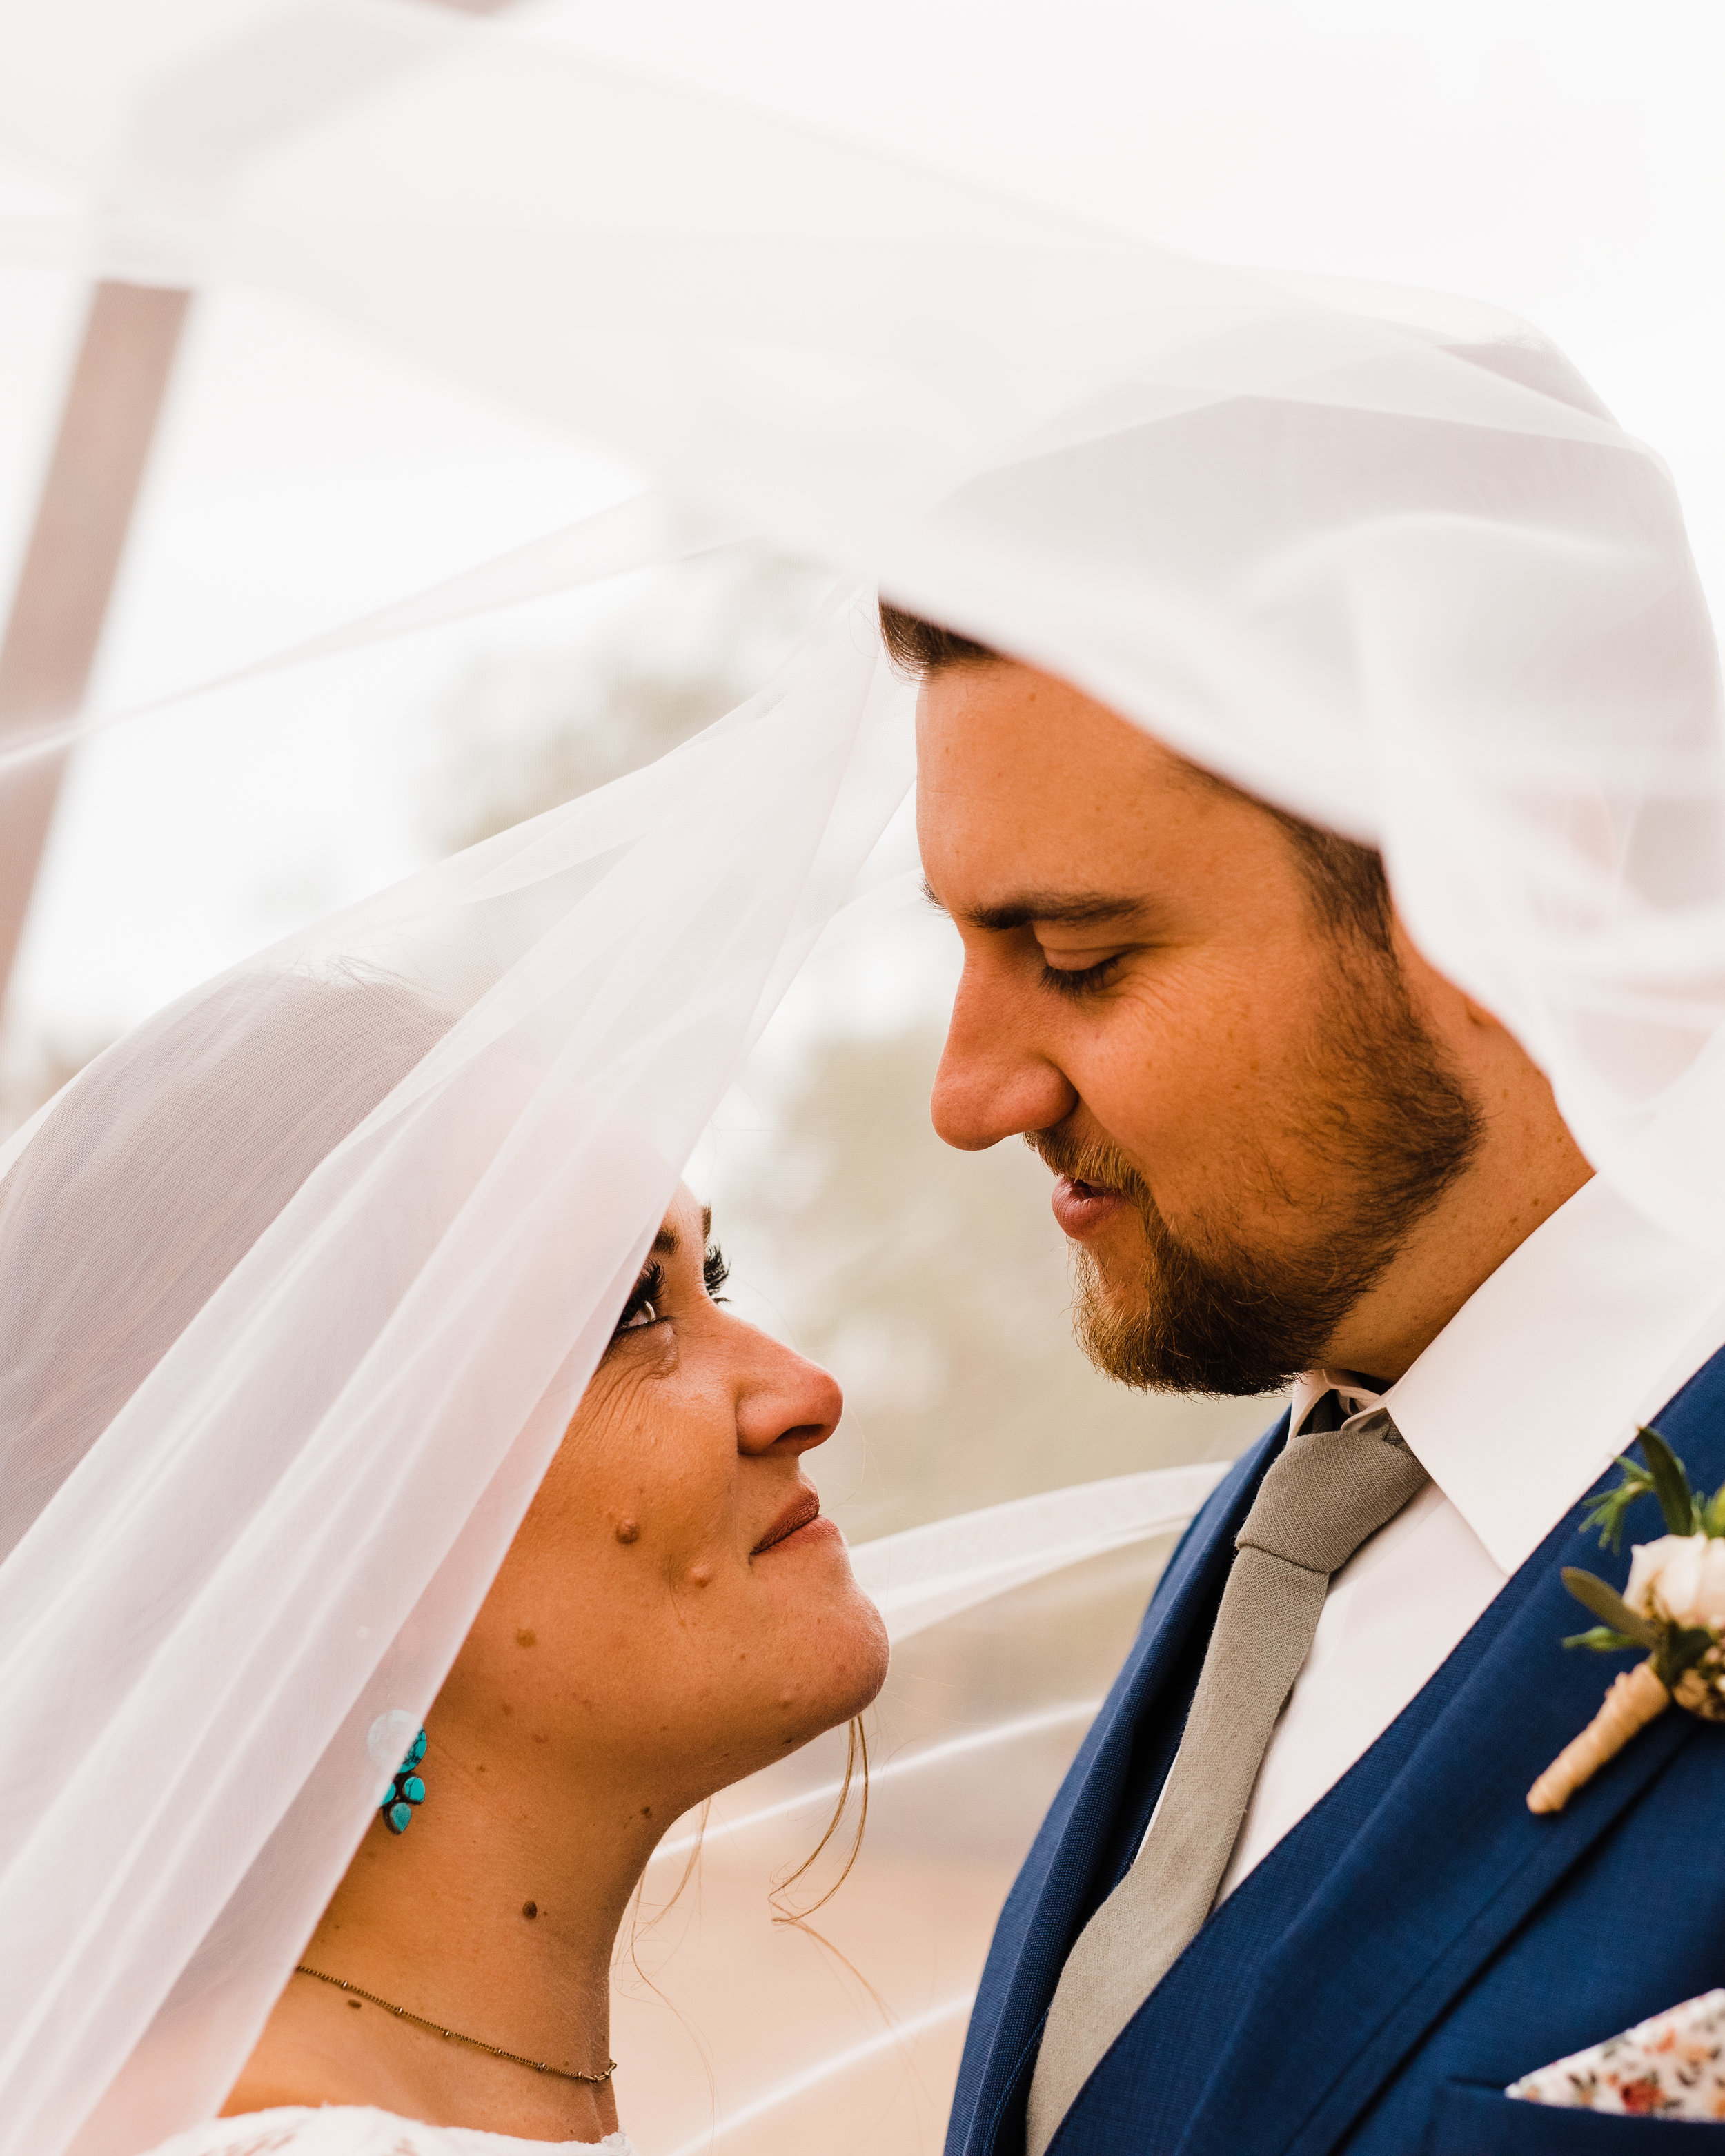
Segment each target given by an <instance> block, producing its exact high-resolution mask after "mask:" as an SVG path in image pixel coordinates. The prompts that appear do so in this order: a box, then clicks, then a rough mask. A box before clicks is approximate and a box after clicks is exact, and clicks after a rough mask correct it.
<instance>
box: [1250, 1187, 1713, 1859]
mask: <svg viewBox="0 0 1725 2156" xmlns="http://www.w3.org/2000/svg"><path fill="white" fill-rule="evenodd" d="M1722 1345H1725V1260H1720V1259H1718V1258H1716V1257H1703V1256H1700V1255H1697V1252H1696V1251H1695V1250H1693V1249H1692V1247H1691V1246H1690V1245H1687V1244H1686V1243H1680V1242H1679V1241H1677V1240H1676V1238H1675V1237H1673V1236H1671V1235H1666V1233H1665V1232H1664V1231H1663V1230H1662V1229H1658V1228H1656V1227H1654V1226H1652V1225H1651V1224H1650V1223H1649V1222H1648V1221H1646V1220H1645V1219H1642V1217H1641V1216H1640V1214H1637V1213H1635V1212H1634V1211H1632V1210H1631V1209H1630V1207H1629V1205H1628V1204H1626V1203H1625V1201H1624V1200H1623V1199H1620V1197H1618V1196H1617V1195H1616V1193H1615V1192H1614V1191H1613V1190H1611V1189H1610V1188H1609V1187H1608V1186H1607V1185H1606V1184H1605V1183H1603V1182H1602V1181H1600V1180H1599V1178H1597V1177H1595V1178H1594V1180H1593V1181H1592V1182H1590V1183H1585V1184H1584V1185H1583V1187H1582V1188H1581V1189H1579V1191H1578V1192H1577V1193H1575V1195H1574V1197H1573V1198H1572V1199H1569V1201H1568V1204H1565V1205H1563V1206H1562V1207H1561V1208H1560V1209H1558V1211H1557V1212H1556V1213H1554V1214H1553V1215H1552V1217H1551V1219H1548V1221H1546V1222H1545V1224H1543V1226H1542V1227H1539V1228H1538V1229H1535V1230H1534V1232H1533V1233H1532V1235H1530V1236H1529V1237H1528V1238H1527V1241H1526V1242H1525V1243H1523V1244H1522V1245H1520V1247H1519V1248H1518V1249H1517V1250H1514V1251H1512V1253H1511V1255H1509V1256H1508V1257H1507V1258H1506V1259H1505V1260H1504V1261H1503V1263H1502V1265H1500V1266H1499V1267H1498V1269H1497V1271H1496V1272H1495V1273H1493V1274H1492V1276H1491V1278H1490V1279H1489V1280H1488V1281H1486V1282H1485V1283H1484V1284H1483V1286H1481V1287H1480V1288H1478V1289H1477V1290H1476V1291H1475V1293H1474V1294H1473V1295H1472V1296H1471V1297H1470V1298H1469V1300H1468V1301H1466V1303H1464V1304H1463V1306H1462V1307H1461V1309H1460V1310H1459V1311H1458V1312H1456V1313H1455V1317H1453V1318H1451V1319H1450V1322H1449V1324H1448V1325H1446V1326H1445V1328H1444V1330H1443V1331H1442V1332H1440V1334H1439V1335H1438V1337H1437V1338H1436V1339H1435V1340H1434V1341H1433V1342H1432V1343H1431V1345H1430V1347H1428V1348H1427V1349H1426V1350H1425V1353H1424V1354H1423V1355H1421V1356H1420V1359H1419V1360H1418V1361H1417V1362H1416V1363H1414V1365H1413V1367H1412V1368H1411V1369H1409V1372H1408V1373H1407V1375H1406V1376H1405V1377H1404V1378H1402V1379H1401V1380H1400V1381H1399V1383H1396V1384H1394V1385H1392V1386H1391V1387H1390V1389H1389V1391H1388V1392H1387V1393H1386V1394H1384V1396H1383V1397H1384V1405H1385V1406H1386V1407H1387V1408H1388V1409H1389V1412H1390V1414H1392V1415H1393V1416H1394V1419H1395V1425H1396V1428H1397V1429H1398V1430H1400V1432H1401V1434H1402V1435H1403V1437H1404V1439H1405V1440H1407V1443H1408V1445H1409V1447H1410V1449H1411V1450H1412V1451H1413V1452H1414V1455H1415V1456H1416V1457H1417V1459H1418V1460H1420V1465H1421V1466H1423V1467H1424V1468H1425V1470H1426V1471H1427V1473H1428V1474H1429V1475H1430V1476H1431V1481H1430V1485H1429V1486H1427V1487H1426V1489H1425V1490H1424V1491H1422V1492H1421V1493H1420V1496H1417V1497H1416V1498H1415V1499H1414V1501H1413V1502H1412V1504H1410V1505H1409V1506H1408V1507H1406V1508H1405V1510H1404V1511H1403V1512H1399V1513H1398V1514H1397V1516H1396V1517H1395V1518H1394V1519H1393V1520H1392V1521H1391V1522H1389V1525H1388V1526H1387V1527H1382V1528H1380V1529H1379V1530H1378V1532H1377V1533H1376V1534H1375V1535H1373V1537H1371V1539H1370V1540H1369V1541H1368V1542H1366V1543H1362V1545H1361V1546H1360V1548H1358V1550H1357V1551H1356V1552H1355V1553H1354V1555H1353V1558H1350V1560H1349V1561H1348V1563H1347V1564H1345V1565H1344V1566H1343V1568H1342V1569H1341V1571H1340V1572H1338V1573H1337V1574H1336V1576H1335V1578H1333V1579H1332V1581H1331V1582H1330V1588H1329V1593H1328V1594H1327V1597H1326V1598H1325V1601H1324V1606H1323V1614H1322V1616H1321V1617H1320V1618H1319V1620H1318V1625H1317V1634H1316V1635H1315V1637H1314V1638H1313V1640H1312V1651H1311V1653H1310V1654H1309V1655H1307V1658H1306V1662H1305V1666H1304V1667H1303V1668H1302V1669H1301V1672H1300V1675H1299V1677H1298V1678H1297V1680H1296V1682H1295V1685H1294V1689H1293V1691H1291V1693H1290V1695H1289V1697H1288V1702H1287V1705H1286V1707H1284V1708H1283V1709H1282V1712H1281V1719H1280V1720H1279V1721H1278V1722H1277V1723H1276V1732H1275V1734H1274V1735H1273V1736H1272V1738H1271V1741H1270V1748H1269V1750H1268V1752H1267V1753H1266V1754H1265V1758H1264V1764H1263V1766H1262V1767H1261V1768H1260V1770H1259V1774H1258V1780H1257V1784H1256V1786H1255V1789H1254V1790H1253V1792H1252V1800H1251V1804H1250V1807H1249V1808H1248V1809H1247V1812H1246V1815H1245V1822H1244V1824H1243V1825H1242V1826H1241V1828H1240V1839H1239V1840H1238V1841H1237V1842H1236V1843H1235V1849H1234V1856H1233V1858H1232V1860H1231V1861H1230V1865H1229V1867H1228V1871H1227V1873H1226V1875H1225V1876H1224V1879H1223V1881H1222V1889H1221V1891H1222V1894H1223V1895H1224V1896H1226V1895H1228V1894H1230V1893H1231V1892H1233V1890H1234V1888H1235V1886H1238V1885H1239V1883H1240V1881H1241V1880H1242V1879H1243V1878H1244V1877H1245V1875H1246V1873H1247V1872H1248V1871H1250V1870H1251V1869H1252V1867H1253V1866H1254V1865H1255V1864H1257V1863H1259V1862H1260V1861H1261V1860H1262V1859H1263V1858H1264V1857H1265V1856H1267V1855H1268V1854H1269V1852H1270V1851H1271V1850H1272V1849H1273V1848H1274V1847H1275V1846H1276V1843H1277V1842H1278V1841H1280V1840H1281V1838H1282V1836H1283V1835H1285V1834H1286V1832H1287V1831H1288V1830H1289V1828H1290V1827H1291V1826H1293V1825H1295V1824H1296V1822H1297V1821H1298V1820H1301V1819H1302V1818H1304V1816H1305V1815H1306V1814H1307V1812H1308V1811H1310V1810H1311V1809H1312V1806H1313V1804H1316V1803H1317V1800H1318V1799H1319V1798H1320V1797H1322V1795H1323V1794H1324V1793H1325V1791H1326V1790H1327V1789H1330V1788H1331V1787H1332V1785H1333V1784H1335V1783H1337V1781H1339V1780H1340V1779H1341V1778H1342V1776H1343V1774H1346V1773H1347V1771H1348V1768H1350V1767H1351V1766H1352V1765H1353V1763H1354V1761H1355V1760H1356V1759H1358V1758H1359V1757H1360V1756H1361V1754H1362V1753H1364V1752H1365V1751H1367V1750H1368V1748H1370V1747H1371V1745H1372V1744H1373V1742H1374V1741H1375V1740H1376V1739H1377V1738H1378V1737H1379V1736H1381V1735H1382V1733H1383V1732H1384V1730H1386V1729H1387V1728H1388V1727H1389V1725H1390V1723H1391V1722H1394V1719H1395V1717H1397V1715H1399V1713H1400V1712H1401V1711H1402V1709H1403V1708H1404V1707H1405V1706H1406V1705H1407V1704H1408V1702H1409V1700H1411V1699H1412V1698H1413V1697H1414V1694H1415V1693H1416V1692H1417V1691H1419V1690H1420V1687H1421V1686H1423V1685H1424V1684H1425V1682H1426V1681H1427V1679H1428V1678H1430V1676H1432V1675H1433V1674H1434V1673H1435V1671H1436V1670H1437V1669H1438V1667H1439V1666H1440V1664H1441V1663H1442V1662H1443V1661H1445V1658H1446V1657H1447V1656H1448V1655H1449V1653H1450V1650H1451V1649H1452V1648H1453V1647H1455V1645H1457V1644H1458V1643H1459V1642H1460V1640H1461V1639H1462V1637H1463V1635H1465V1634H1466V1632H1467V1630H1469V1628H1470V1627H1471V1625H1472V1624H1473V1623H1474V1621H1475V1620H1476V1618H1478V1617H1479V1616H1480V1614H1481V1612H1482V1611H1483V1610H1484V1609H1485V1608H1486V1604H1488V1603H1489V1602H1490V1601H1491V1599H1492V1598H1493V1596H1495V1595H1496V1594H1497V1591H1498V1589H1500V1588H1501V1587H1502V1585H1503V1584H1504V1583H1505V1581H1506V1580H1507V1579H1508V1578H1509V1577H1510V1575H1511V1573H1513V1572H1515V1571H1517V1570H1518V1569H1519V1568H1520V1567H1521V1565H1522V1563H1524V1562H1525V1561H1526V1560H1527V1558H1529V1557H1531V1556H1532V1553H1533V1552H1534V1551H1535V1550H1536V1549H1537V1548H1538V1546H1539V1544H1540V1543H1542V1542H1543V1541H1544V1539H1545V1537H1546V1536H1547V1535H1548V1534H1549V1533H1550V1532H1551V1530H1552V1529H1553V1527H1555V1526H1556V1525H1557V1524H1558V1521H1559V1520H1561V1519H1562V1518H1563V1515H1564V1514H1565V1513H1566V1512H1568V1510H1569V1509H1570V1507H1572V1506H1574V1504H1575V1503H1576V1501H1577V1500H1578V1499H1579V1498H1580V1497H1581V1496H1582V1495H1583V1494H1584V1492H1585V1491H1587V1490H1588V1489H1589V1488H1590V1487H1591V1486H1592V1485H1593V1483H1594V1481H1596V1480H1597V1479H1598V1477H1599V1475H1600V1474H1601V1473H1603V1472H1604V1469H1605V1468H1606V1467H1607V1466H1609V1462H1610V1460H1611V1459H1612V1456H1613V1455H1615V1454H1616V1453H1620V1452H1622V1451H1623V1450H1625V1449H1626V1448H1627V1447H1628V1446H1629V1445H1630V1444H1631V1443H1632V1442H1633V1441H1634V1439H1635V1428H1636V1425H1637V1424H1639V1423H1642V1422H1645V1421H1647V1420H1649V1419H1651V1417H1653V1416H1654V1415H1656V1414H1657V1413H1658V1411H1659V1409H1661V1407H1662V1406H1664V1404H1665V1403H1666V1401H1667V1400H1668V1399H1670V1398H1671V1394H1673V1393H1675V1392H1676V1390H1677V1389H1678V1388H1679V1387H1680V1386H1681V1384H1682V1383H1684V1381H1685V1380H1686V1378H1691V1377H1692V1376H1693V1375H1694V1373H1696V1371H1697V1370H1698V1369H1699V1368H1701V1366H1702V1363H1705V1362H1706V1361H1707V1358H1709V1357H1710V1356H1711V1355H1712V1354H1713V1353H1715V1351H1716V1350H1717V1348H1719V1347H1721V1346H1722ZM1332 1382H1333V1383H1338V1384H1345V1382H1346V1381H1345V1380H1342V1379H1332V1378H1331V1377H1330V1376H1328V1375H1327V1374H1326V1373H1323V1372H1322V1371H1318V1372H1314V1373H1312V1375H1311V1376H1310V1377H1309V1378H1303V1379H1302V1380H1301V1383H1300V1384H1299V1385H1298V1386H1297V1387H1296V1390H1295V1394H1294V1400H1293V1416H1294V1423H1293V1427H1294V1428H1295V1429H1296V1430H1297V1429H1298V1428H1299V1426H1300V1424H1301V1421H1302V1420H1303V1419H1305V1417H1306V1415H1307V1414H1308V1413H1309V1412H1310V1410H1311V1409H1312V1404H1314V1402H1315V1401H1316V1400H1317V1399H1318V1398H1319V1397H1320V1396H1321V1394H1322V1393H1324V1392H1325V1391H1327V1389H1329V1387H1330V1385H1331V1384H1332ZM1648 1531H1649V1532H1650V1533H1651V1532H1658V1530H1657V1528H1656V1526H1655V1525H1654V1523H1653V1522H1651V1520H1650V1522H1648ZM1579 1621H1580V1620H1579V1618H1578V1622H1579Z"/></svg>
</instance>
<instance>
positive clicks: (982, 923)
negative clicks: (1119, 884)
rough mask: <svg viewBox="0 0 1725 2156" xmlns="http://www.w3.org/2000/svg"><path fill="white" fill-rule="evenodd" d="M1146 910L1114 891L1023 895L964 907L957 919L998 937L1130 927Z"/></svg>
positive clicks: (1138, 901) (1139, 900) (1018, 893)
mask: <svg viewBox="0 0 1725 2156" xmlns="http://www.w3.org/2000/svg"><path fill="white" fill-rule="evenodd" d="M1149 911H1150V908H1149V906H1148V905H1147V902H1146V901H1145V900H1143V899H1142V898H1135V897H1132V896H1127V894H1125V893H1122V892H1120V891H1014V894H1013V895H1012V896H1011V897H1010V898H1008V899H1004V900H1002V901H1000V902H999V904H998V905H994V906H965V907H963V909H961V918H963V920H965V921H968V922H969V923H970V925H971V926H972V927H974V928H985V929H988V930H990V931H992V932H994V933H996V934H999V933H1001V932H1004V931H1007V930H1009V929H1014V928H1029V927H1032V926H1033V925H1034V926H1035V927H1050V928H1094V927H1100V926H1108V927H1125V926H1133V925H1136V924H1137V923H1139V922H1142V920H1143V919H1144V917H1145V916H1146V915H1147V913H1148V912H1149Z"/></svg>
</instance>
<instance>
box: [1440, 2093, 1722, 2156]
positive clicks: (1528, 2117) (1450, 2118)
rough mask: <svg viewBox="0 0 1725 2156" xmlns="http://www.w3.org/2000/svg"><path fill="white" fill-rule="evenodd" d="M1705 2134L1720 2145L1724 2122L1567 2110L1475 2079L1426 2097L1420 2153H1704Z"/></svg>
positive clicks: (1485, 2155) (1456, 2155)
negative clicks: (1428, 2107) (1427, 2124)
mask: <svg viewBox="0 0 1725 2156" xmlns="http://www.w3.org/2000/svg"><path fill="white" fill-rule="evenodd" d="M1710 2133H1711V2134H1712V2137H1713V2147H1714V2149H1715V2150H1716V2151H1719V2150H1725V2123H1721V2124H1719V2125H1717V2126H1716V2125H1712V2124H1711V2123H1707V2122H1705V2121H1702V2120H1700V2119H1692V2118H1625V2117H1621V2116H1620V2115H1618V2114H1616V2113H1615V2112H1603V2111H1568V2110H1564V2109H1562V2108H1560V2107H1558V2106H1557V2105H1555V2104H1548V2103H1527V2102H1523V2101H1522V2099H1521V2098H1520V2097H1507V2096H1505V2094H1504V2093H1503V2092H1502V2089H1495V2088H1486V2087H1482V2086H1481V2084H1480V2083H1478V2082H1445V2083H1444V2085H1443V2087H1441V2088H1440V2090H1439V2091H1438V2092H1437V2095H1436V2097H1435V2098H1434V2100H1433V2102H1432V2107H1431V2123H1430V2127H1428V2128H1427V2129H1426V2135H1425V2150H1424V2156H1591V2152H1594V2151H1597V2152H1598V2156H1611V2151H1612V2150H1613V2149H1614V2148H1615V2149H1620V2150H1621V2151H1623V2153H1624V2156H1637V2152H1639V2151H1641V2150H1653V2149H1657V2148H1661V2147H1662V2148H1664V2150H1665V2152H1666V2156H1684V2152H1685V2150H1688V2151H1690V2152H1691V2153H1692V2156H1703V2152H1704V2151H1705V2150H1706V2148H1707V2136H1708V2134H1710ZM1673 2135H1675V2136H1676V2139H1673V2138H1672V2137H1673Z"/></svg>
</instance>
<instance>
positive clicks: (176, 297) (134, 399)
mask: <svg viewBox="0 0 1725 2156" xmlns="http://www.w3.org/2000/svg"><path fill="white" fill-rule="evenodd" d="M189 297H190V295H189V294H187V293H185V292H168V291H157V290H154V289H152V288H151V287H149V286H146V285H111V284H110V285H97V287H96V289H95V294H94V295H93V297H92V300H91V302H90V319H89V321H88V322H87V323H86V325H85V331H84V342H83V345H82V347H81V348H80V352H79V354H78V362H77V365H76V366H75V367H74V369H73V372H72V382H71V387H70V388H69V391H68V392H67V395H66V403H65V409H64V412H63V413H62V414H61V416H60V426H59V435H58V436H57V438H56V439H55V442H54V455H53V457H52V459H51V460H50V461H49V467H48V477H47V479H46V480H45V481H44V485H43V489H42V498H41V500H40V501H39V504H38V505H37V510H36V523H35V527H34V529H33V531H32V532H31V534H30V541H29V545H28V549H27V550H26V552H25V555H24V565H23V573H22V575H21V576H20V577H19V578H18V589H17V592H16V593H15V594H14V596H13V603H12V616H11V619H10V620H9V621H8V624H7V628H6V636H5V640H4V642H3V643H0V747H3V746H4V743H5V737H6V736H7V734H8V733H11V732H18V731H28V729H30V728H32V727H35V726H44V725H49V724H51V723H52V722H53V721H55V720H57V719H66V718H69V717H71V716H72V715H73V714H74V712H75V711H77V709H78V707H79V706H80V704H81V703H82V702H83V701H84V692H85V687H86V685H88V683H89V680H90V667H91V665H93V664H94V662H95V652H96V644H97V643H98V641H99V640H100V636H101V633H102V621H103V618H104V616H105V614H106V613H107V610H108V599H109V596H110V593H111V592H112V591H113V588H114V577H115V573H116V571H117V569H118V568H119V566H120V555H121V548H122V547H124V546H125V543H126V527H127V526H128V525H129V524H130V523H131V512H132V505H133V504H134V502H135V501H136V499H137V492H138V483H139V481H140V480H141V479H142V477H143V474H144V463H145V459H146V458H147V456H148V455H149V452H150V442H151V437H152V435H153V434H155V431H156V418H157V413H158V412H159V411H160V409H161V406H162V393H163V391H164V390H165V389H166V388H167V377H168V373H169V371H170V369H171V368H172V364H173V356H174V350H175V347H176V346H177V344H178V342H179V338H180V328H181V325H182V323H183V321H185V318H186V306H187V300H188V299H189ZM64 767H65V755H64V752H60V753H59V754H57V755H52V756H44V757H40V758H39V759H37V760H36V761H34V762H30V763H27V764H24V765H22V766H18V767H14V768H13V770H12V771H10V772H8V773H6V774H5V776H4V778H3V781H0V993H3V992H4V988H5V983H6V982H7V980H8V978H9V977H10V974H11V972H12V965H13V959H14V958H15V957H17V955H18V938H19V937H20V936H21V935H22V933H23V925H24V916H25V913H26V912H27V911H28V907H29V903H30V892H31V890H32V888H33V885H34V883H35V880H36V870H37V868H38V866H39V864H40V862H41V859H42V850H43V847H44V844H45V843H46V841H47V838H48V827H49V823H50V822H51V820H52V819H53V816H54V798H55V796H56V795H57V794H58V793H59V785H60V774H61V773H62V771H63V770H64Z"/></svg>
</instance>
